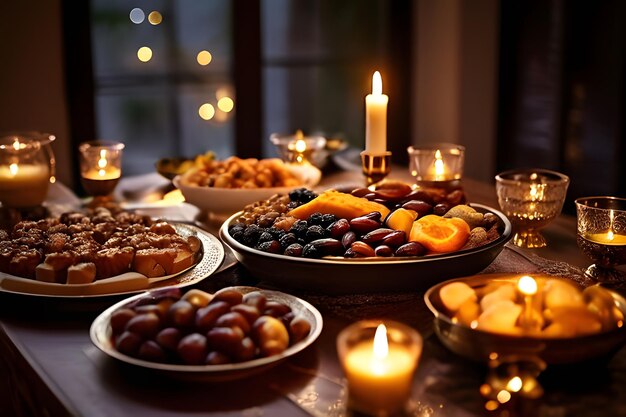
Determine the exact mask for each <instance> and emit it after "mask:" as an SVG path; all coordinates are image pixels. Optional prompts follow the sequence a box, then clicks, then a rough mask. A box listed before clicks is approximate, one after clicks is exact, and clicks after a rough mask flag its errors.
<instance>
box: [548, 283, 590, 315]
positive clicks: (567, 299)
mask: <svg viewBox="0 0 626 417" xmlns="http://www.w3.org/2000/svg"><path fill="white" fill-rule="evenodd" d="M543 302H544V305H545V307H546V308H550V309H554V308H557V307H584V305H585V302H584V301H583V295H582V292H581V291H580V290H579V289H578V288H577V287H576V286H575V285H574V284H570V283H569V282H566V281H564V280H560V279H551V280H548V282H546V285H545V286H544V287H543Z"/></svg>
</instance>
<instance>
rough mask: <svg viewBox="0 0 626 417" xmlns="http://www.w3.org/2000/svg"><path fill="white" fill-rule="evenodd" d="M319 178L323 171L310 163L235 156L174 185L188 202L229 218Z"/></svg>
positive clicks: (179, 178)
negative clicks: (248, 207)
mask: <svg viewBox="0 0 626 417" xmlns="http://www.w3.org/2000/svg"><path fill="white" fill-rule="evenodd" d="M320 179H321V172H320V170H319V169H317V168H316V167H314V166H313V165H310V164H287V163H284V162H283V161H282V160H280V159H276V158H271V159H255V158H248V159H242V158H238V157H235V156H233V157H230V158H227V159H225V160H211V161H207V162H206V164H204V165H202V166H196V167H194V168H193V169H191V170H189V171H187V172H185V174H183V175H179V176H177V177H175V178H174V181H173V182H174V185H175V186H176V187H177V188H178V189H180V190H181V192H182V194H183V196H184V197H185V200H186V201H187V202H188V203H190V204H193V205H194V206H196V207H198V208H199V209H200V210H203V211H206V212H210V213H216V214H221V215H229V214H232V213H235V212H237V211H239V210H241V208H242V207H244V206H246V205H248V204H251V203H254V202H256V201H261V200H266V199H268V198H270V197H272V196H273V195H277V194H286V193H288V192H289V191H290V190H292V189H294V188H298V187H305V186H306V187H312V186H314V185H316V184H317V183H318V182H319V180H320Z"/></svg>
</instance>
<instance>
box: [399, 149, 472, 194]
mask: <svg viewBox="0 0 626 417" xmlns="http://www.w3.org/2000/svg"><path fill="white" fill-rule="evenodd" d="M407 152H408V153H409V171H410V173H411V175H412V176H413V177H415V183H416V184H417V185H418V186H419V187H422V188H443V189H446V190H454V189H459V188H461V179H462V178H463V164H464V162H465V147H463V146H461V145H454V144H449V143H441V144H434V145H425V146H420V147H419V148H417V147H413V146H409V147H408V148H407Z"/></svg>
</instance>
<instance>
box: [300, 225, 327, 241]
mask: <svg viewBox="0 0 626 417" xmlns="http://www.w3.org/2000/svg"><path fill="white" fill-rule="evenodd" d="M325 237H326V230H324V228H323V227H322V226H319V225H316V224H315V225H313V226H309V229H308V230H307V231H306V235H305V239H306V240H307V241H309V242H311V241H313V240H317V239H324V238H325Z"/></svg>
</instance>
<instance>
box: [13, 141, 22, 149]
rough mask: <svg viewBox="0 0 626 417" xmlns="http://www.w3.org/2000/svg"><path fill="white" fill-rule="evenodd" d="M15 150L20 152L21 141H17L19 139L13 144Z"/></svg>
mask: <svg viewBox="0 0 626 417" xmlns="http://www.w3.org/2000/svg"><path fill="white" fill-rule="evenodd" d="M13 149H15V150H16V151H19V150H20V141H19V140H17V138H15V141H14V142H13Z"/></svg>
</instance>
